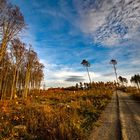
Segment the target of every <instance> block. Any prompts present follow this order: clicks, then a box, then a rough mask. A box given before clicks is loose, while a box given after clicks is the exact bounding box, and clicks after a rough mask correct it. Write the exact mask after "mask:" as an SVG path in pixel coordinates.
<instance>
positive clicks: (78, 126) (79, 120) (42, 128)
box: [0, 88, 112, 140]
mask: <svg viewBox="0 0 140 140" xmlns="http://www.w3.org/2000/svg"><path fill="white" fill-rule="evenodd" d="M111 95H112V90H110V89H109V88H106V89H103V90H101V89H100V90H97V89H92V90H81V91H76V92H75V93H74V92H73V91H59V92H45V91H44V92H41V93H40V94H39V95H34V96H33V95H32V96H31V98H30V99H28V100H25V101H23V100H14V101H1V102H0V107H1V109H2V110H1V113H0V139H4V138H8V139H19V138H22V139H27V140H30V139H37V140H83V139H84V140H85V139H86V138H87V136H88V135H89V133H90V130H91V129H92V127H93V126H94V124H95V122H96V121H97V119H98V117H99V115H100V113H101V111H102V110H103V109H104V108H105V106H106V105H107V103H108V102H109V100H110V98H111Z"/></svg>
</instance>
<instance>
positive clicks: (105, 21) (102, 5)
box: [73, 0, 140, 46]
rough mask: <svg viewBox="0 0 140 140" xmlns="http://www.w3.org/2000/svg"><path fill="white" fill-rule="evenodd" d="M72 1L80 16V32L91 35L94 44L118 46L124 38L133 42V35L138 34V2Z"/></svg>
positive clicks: (119, 0)
mask: <svg viewBox="0 0 140 140" xmlns="http://www.w3.org/2000/svg"><path fill="white" fill-rule="evenodd" d="M73 1H74V4H75V7H76V9H77V11H78V13H79V16H80V23H79V24H80V27H81V30H82V31H83V32H84V33H88V34H91V35H92V36H93V38H94V41H95V42H99V43H102V44H103V45H107V46H113V45H118V44H120V43H121V42H122V40H124V39H126V38H127V39H129V40H130V39H132V40H133V39H134V38H133V37H134V33H137V32H139V27H140V1H139V0H95V1H92V0H84V1H82V2H81V0H73ZM135 37H136V36H135ZM127 41H128V40H127Z"/></svg>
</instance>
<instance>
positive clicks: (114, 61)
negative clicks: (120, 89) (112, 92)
mask: <svg viewBox="0 0 140 140" xmlns="http://www.w3.org/2000/svg"><path fill="white" fill-rule="evenodd" d="M110 64H112V65H113V69H114V73H115V77H116V82H117V83H118V76H117V71H116V65H117V61H116V60H115V59H112V60H111V61H110Z"/></svg>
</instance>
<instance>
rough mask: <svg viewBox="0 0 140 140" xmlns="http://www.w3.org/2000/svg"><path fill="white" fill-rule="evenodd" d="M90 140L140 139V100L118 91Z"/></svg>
mask: <svg viewBox="0 0 140 140" xmlns="http://www.w3.org/2000/svg"><path fill="white" fill-rule="evenodd" d="M99 124H100V126H99V127H96V128H94V130H93V132H92V134H91V136H90V138H89V140H140V102H138V101H134V100H133V99H131V97H130V96H129V95H128V94H127V93H124V92H121V91H117V92H115V93H114V95H113V97H112V101H111V103H109V104H108V106H107V107H106V109H105V111H104V112H103V114H102V115H101V117H100V119H99Z"/></svg>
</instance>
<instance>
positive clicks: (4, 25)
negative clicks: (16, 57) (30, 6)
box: [0, 0, 25, 62]
mask: <svg viewBox="0 0 140 140" xmlns="http://www.w3.org/2000/svg"><path fill="white" fill-rule="evenodd" d="M1 2H2V6H0V7H1V8H0V12H1V13H0V62H1V60H2V59H3V57H4V55H5V54H6V49H7V45H8V43H9V42H10V41H11V40H12V39H13V38H14V37H15V36H16V35H18V33H19V32H20V31H21V30H22V29H23V28H24V27H25V22H24V17H23V15H22V13H21V12H20V9H19V8H18V7H17V6H13V5H12V4H10V3H8V2H7V1H6V0H1Z"/></svg>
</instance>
